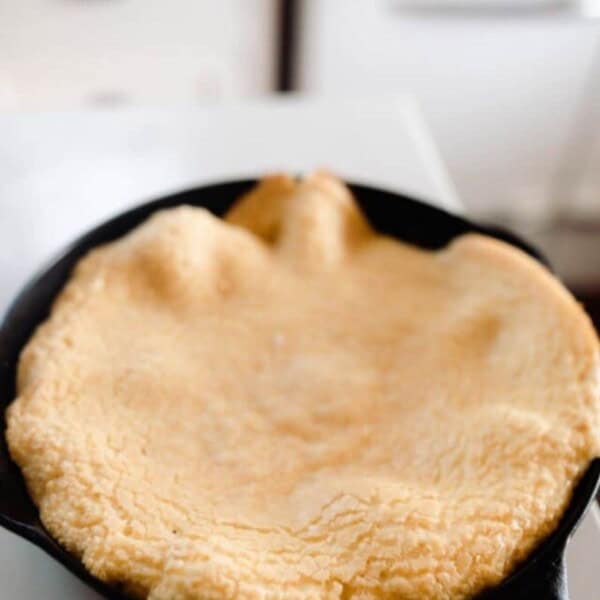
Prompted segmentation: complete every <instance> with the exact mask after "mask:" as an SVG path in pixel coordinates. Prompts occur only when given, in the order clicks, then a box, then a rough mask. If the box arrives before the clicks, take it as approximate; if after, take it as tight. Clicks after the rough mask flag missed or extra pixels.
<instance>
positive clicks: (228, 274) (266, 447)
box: [7, 173, 600, 600]
mask: <svg viewBox="0 0 600 600" xmlns="http://www.w3.org/2000/svg"><path fill="white" fill-rule="evenodd" d="M598 365H599V353H598V341H597V338H596V336H595V334H594V332H593V329H592V327H591V325H590V322H589V319H588V318H587V317H586V316H585V314H584V313H583V311H582V310H581V309H580V307H579V306H578V305H577V303H576V302H575V300H574V299H573V298H572V297H571V296H570V295H569V293H568V292H567V291H566V290H565V289H564V288H563V287H562V286H561V285H560V283H559V282H558V281H557V280H556V279H555V278H554V277H553V276H551V275H550V274H549V273H548V272H547V271H545V270H544V269H543V268H542V267H540V266H539V265H538V264H537V263H536V262H534V261H533V260H531V259H530V258H528V257H526V256H525V255H524V254H523V253H521V252H520V251H518V250H516V249H514V248H512V247H510V246H508V245H506V244H504V243H502V242H499V241H496V240H492V239H490V238H486V237H483V236H476V235H467V236H464V237H462V238H459V239H458V240H456V241H455V242H454V243H452V244H451V245H450V246H449V247H448V248H446V249H444V250H442V251H439V252H426V251H422V250H419V249H417V248H414V247H411V246H408V245H406V244H402V243H399V242H396V241H393V240H391V239H389V238H385V237H382V236H378V235H376V234H375V233H374V232H373V231H371V229H370V228H369V227H368V225H367V224H366V222H365V221H364V219H363V218H362V216H361V215H360V213H359V212H358V210H357V209H356V207H355V205H354V203H353V201H352V199H351V196H350V194H349V192H348V191H347V190H346V188H345V187H344V186H343V185H342V184H341V183H340V182H339V181H337V180H335V178H333V177H332V176H330V175H327V174H326V173H319V174H316V175H314V176H312V177H310V178H307V179H306V180H304V181H302V182H295V181H293V180H292V179H290V178H287V177H285V176H280V177H275V178H270V179H269V180H267V181H265V182H263V183H261V185H260V186H259V187H258V188H257V189H256V190H254V191H253V192H251V193H250V194H249V195H247V196H246V197H245V198H244V199H242V200H241V201H240V202H239V203H238V204H237V205H236V206H235V207H234V208H233V209H232V211H231V212H230V214H229V215H228V217H227V222H223V221H220V220H218V219H215V218H214V217H212V216H211V215H209V214H208V213H206V212H205V211H203V210H201V209H195V208H189V207H184V208H179V209H175V210H170V211H164V212H161V213H158V214H157V215H155V216H153V217H152V218H151V219H150V220H149V221H148V222H146V223H145V224H143V225H142V226H141V227H140V228H138V229H136V230H135V231H133V232H132V233H130V234H129V235H127V236H125V237H124V238H122V239H121V240H119V241H117V242H114V243H112V244H109V245H107V246H105V247H102V248H99V249H97V250H94V251H93V252H92V253H90V254H89V255H88V256H87V257H86V258H84V259H83V260H82V261H81V262H80V264H79V265H78V267H77V269H76V271H75V273H74V275H73V276H72V278H71V280H70V282H69V283H68V285H67V286H66V288H65V290H64V291H63V292H62V293H61V295H60V297H59V298H58V300H57V302H56V304H55V306H54V309H53V311H52V315H51V317H50V319H49V320H48V321H47V322H46V323H44V324H43V325H42V326H41V327H40V328H39V329H38V331H37V332H36V334H35V335H34V337H33V338H32V340H31V341H30V342H29V344H28V345H27V347H26V349H25V351H24V352H23V354H22V357H21V363H20V369H19V381H18V398H17V399H16V400H15V402H14V403H13V404H12V405H11V406H10V407H9V409H8V412H7V422H8V430H7V439H8V442H9V446H10V450H11V453H12V455H13V457H14V459H15V461H16V462H17V463H18V464H19V465H20V467H21V469H22V470H23V473H24V475H25V478H26V481H27V484H28V486H29V489H30V491H31V494H32V496H33V498H34V499H35V501H36V503H37V504H38V505H39V507H40V512H41V517H42V520H43V522H44V524H45V525H46V527H47V528H48V529H49V531H50V532H51V533H52V534H53V535H54V536H55V537H56V538H57V539H58V540H59V541H60V542H61V543H62V544H64V545H65V546H66V547H67V548H68V549H69V550H70V551H72V552H74V553H76V554H77V555H79V556H81V557H82V560H83V562H84V563H85V565H86V566H87V568H88V569H89V570H90V571H91V572H92V573H93V574H95V575H97V576H98V577H100V578H102V579H105V580H106V581H121V582H125V583H126V584H127V586H128V587H129V589H131V590H133V591H134V592H135V593H136V594H137V595H138V596H140V597H148V598H151V599H153V600H162V599H182V600H184V599H192V598H215V599H216V598H219V599H220V598H248V599H250V598H264V599H275V598H281V599H284V598H285V599H294V598H297V599H308V598H315V599H316V598H319V599H322V598H348V597H351V596H352V597H360V598H363V599H369V598H370V599H374V598H432V599H454V598H465V597H469V596H471V595H472V594H474V593H475V592H477V591H478V590H480V589H482V588H483V587H485V586H487V585H492V584H494V583H497V582H498V581H499V580H501V579H502V578H503V577H505V576H506V574H507V573H508V572H509V571H510V570H511V568H512V566H513V565H514V564H515V563H516V561H518V560H520V559H522V558H523V557H524V556H525V555H526V554H527V553H528V552H529V551H530V550H531V548H532V547H533V546H534V545H535V544H536V543H537V542H538V541H539V540H540V539H541V538H542V537H543V536H545V535H546V534H547V533H549V532H550V531H551V530H552V528H553V527H554V526H555V525H556V523H557V520H558V518H559V516H560V514H561V512H562V511H563V509H564V507H565V505H566V503H567V502H568V499H569V496H570V492H571V490H572V487H573V485H574V482H575V481H576V480H577V479H578V477H579V476H580V475H581V474H582V472H583V470H584V469H585V468H586V466H587V464H588V463H589V461H590V459H591V458H592V457H594V456H596V455H598V451H599V440H598V432H599V431H600V427H599V425H600V422H599V414H600V406H599V403H600V399H599V366H598Z"/></svg>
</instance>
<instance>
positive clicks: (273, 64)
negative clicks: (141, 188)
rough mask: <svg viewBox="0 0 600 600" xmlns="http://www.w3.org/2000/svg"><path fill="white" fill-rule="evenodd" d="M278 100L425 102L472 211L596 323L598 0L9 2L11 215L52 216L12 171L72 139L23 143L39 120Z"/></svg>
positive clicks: (4, 65)
mask: <svg viewBox="0 0 600 600" xmlns="http://www.w3.org/2000/svg"><path fill="white" fill-rule="evenodd" d="M281 94H300V95H302V97H311V98H312V97H319V98H324V97H327V98H339V99H340V102H342V101H344V100H346V99H348V98H352V97H358V96H361V97H362V96H365V95H369V96H372V97H378V96H385V95H394V94H403V95H410V96H411V97H413V98H414V99H415V101H416V102H417V103H418V105H419V107H420V110H421V111H422V113H423V115H424V117H425V120H426V122H427V124H428V128H429V130H430V133H431V136H432V138H433V140H434V143H435V144H436V146H437V149H438V150H439V153H440V155H441V157H442V160H443V161H444V163H445V166H446V168H447V170H448V173H449V176H450V178H451V180H452V184H453V186H454V188H455V190H456V194H457V196H458V198H460V201H461V202H462V203H463V205H464V206H465V207H466V210H467V212H468V213H469V214H471V215H472V216H474V217H475V218H479V219H484V220H488V221H494V222H496V223H501V224H506V225H509V226H510V227H513V228H515V229H517V230H519V231H520V232H522V233H524V234H525V235H526V236H527V237H528V238H530V239H532V240H533V241H534V242H536V243H538V244H539V245H540V246H541V247H542V248H543V249H544V250H545V252H546V253H547V254H548V255H549V256H550V258H551V260H552V262H553V263H554V264H555V265H556V267H557V269H558V271H559V273H560V274H561V275H562V276H563V278H564V279H565V280H566V281H567V283H568V284H569V285H570V286H571V287H572V288H573V289H574V290H575V292H576V293H577V294H578V295H579V296H580V297H581V298H582V300H584V301H585V303H586V305H587V306H588V310H590V311H591V312H595V314H596V318H597V319H600V0H582V1H575V0H574V1H569V0H283V1H282V0H221V1H220V2H211V1H208V0H171V1H169V2H164V1H160V0H24V1H22V2H16V1H11V0H0V138H2V139H0V191H2V192H5V193H2V194H0V220H1V219H2V218H5V219H7V218H8V215H9V214H10V216H11V218H13V219H14V215H15V214H16V212H18V211H20V210H21V211H27V210H29V211H30V213H28V216H27V219H25V224H22V225H21V230H19V231H16V230H15V229H14V227H12V226H11V231H12V235H13V236H14V237H15V238H16V239H18V240H23V239H25V238H27V235H28V233H27V229H28V225H27V222H28V221H32V222H33V221H35V219H36V218H38V219H41V218H42V216H41V213H44V214H45V215H46V216H47V215H48V213H49V212H51V211H50V210H49V209H48V207H47V206H46V207H44V208H43V210H41V211H39V210H38V208H36V209H35V210H34V211H33V213H34V214H31V210H32V209H31V207H29V208H27V206H26V205H25V203H26V199H25V198H20V197H19V194H18V193H16V192H15V189H16V188H15V187H14V186H15V185H16V184H15V183H14V182H15V177H17V176H18V173H19V169H24V166H23V163H24V161H27V160H32V161H35V160H36V148H38V146H39V147H42V146H43V145H44V143H46V142H45V141H44V139H42V138H43V136H44V135H46V136H49V135H52V136H61V135H70V134H69V133H68V131H69V130H68V128H63V127H61V128H58V129H56V128H55V129H52V130H48V128H47V127H46V128H45V129H44V128H43V127H40V128H39V130H33V129H30V130H28V131H29V133H28V134H27V135H28V136H29V137H30V138H31V137H33V138H35V139H33V140H32V139H29V138H28V140H27V144H26V145H25V146H23V144H25V142H24V141H23V137H24V134H23V129H18V128H15V125H14V124H15V122H18V123H22V122H23V119H27V115H30V116H31V119H36V118H39V115H40V114H46V115H48V114H56V115H60V118H62V119H65V118H67V117H66V116H68V115H73V117H72V119H71V121H64V120H63V122H70V123H72V128H78V127H84V125H82V123H83V121H81V115H82V113H86V112H88V111H90V112H97V111H111V112H122V113H124V114H132V111H135V110H137V109H147V108H149V107H153V108H158V107H160V108H162V109H164V108H169V109H171V110H175V111H183V110H187V109H189V107H195V106H203V107H209V106H225V105H230V104H232V103H238V102H252V101H258V100H260V99H264V98H266V97H274V96H276V95H281ZM19 119H20V121H19ZM78 119H79V120H78ZM30 122H32V121H30ZM36 131H39V134H38V133H36ZM31 132H33V133H31ZM44 132H45V133H44ZM37 136H39V139H38V137H37ZM25 137H27V136H25ZM2 140H3V141H2ZM139 143H140V144H143V143H144V142H143V140H142V141H139ZM315 143H318V140H316V141H315ZM19 145H21V146H23V148H21V153H20V154H19V153H18V152H17V150H15V147H17V146H19ZM40 152H42V151H41V150H40ZM81 153H82V154H85V148H84V147H83V146H82V147H81ZM29 157H30V158H29ZM69 161H70V162H68V163H65V164H63V165H62V168H66V169H72V170H77V169H78V168H79V166H80V165H78V163H77V162H73V158H72V157H71V158H69ZM99 166H101V167H102V169H104V170H106V169H109V170H110V168H111V165H110V164H109V163H106V161H105V162H104V163H102V164H101V165H100V164H99ZM15 174H16V175H15ZM2 175H4V179H5V180H6V179H7V178H11V182H12V183H11V186H12V187H11V188H10V189H9V190H8V191H7V188H6V184H5V188H2V187H1V186H2ZM138 176H139V175H138ZM46 177H48V175H47V174H46ZM148 177H152V174H150V173H149V174H148ZM37 189H38V192H39V193H40V194H42V195H43V185H42V184H41V183H40V184H39V185H38V187H37ZM9 192H11V193H9ZM141 199H142V198H133V200H138V201H139V200H141ZM9 203H10V206H8V204H9ZM36 206H37V205H36ZM81 210H83V211H85V210H86V209H85V207H84V208H82V209H81ZM38 212H39V214H36V213H38ZM55 218H56V219H57V220H59V217H57V216H56V215H55ZM6 222H8V221H6ZM21 223H23V220H22V221H21ZM6 235H8V234H6V233H5V237H6ZM5 243H8V242H6V240H5ZM1 244H2V241H1V240H0V245H1ZM5 255H6V253H5ZM11 261H12V258H11ZM11 261H9V260H8V259H7V258H5V262H4V263H2V262H0V266H1V267H2V268H4V269H5V270H10V269H11V266H10V264H9V263H10V262H11Z"/></svg>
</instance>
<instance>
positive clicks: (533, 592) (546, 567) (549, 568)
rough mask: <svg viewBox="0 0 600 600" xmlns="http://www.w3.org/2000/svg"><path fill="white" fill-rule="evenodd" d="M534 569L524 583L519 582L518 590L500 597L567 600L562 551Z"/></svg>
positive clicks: (565, 571)
mask: <svg viewBox="0 0 600 600" xmlns="http://www.w3.org/2000/svg"><path fill="white" fill-rule="evenodd" d="M536 567H537V568H536V569H535V570H534V571H532V572H531V573H529V576H528V577H527V578H526V580H525V581H522V582H520V583H521V585H520V586H519V588H520V589H516V590H514V591H513V593H509V594H508V595H507V596H502V597H503V598H505V597H506V598H511V600H533V599H534V598H535V599H536V600H569V591H568V586H567V569H566V564H565V557H564V550H563V551H562V552H560V553H559V554H558V555H557V556H554V557H552V558H551V559H550V560H548V561H544V562H541V563H538V564H537V565H536ZM507 591H508V590H507Z"/></svg>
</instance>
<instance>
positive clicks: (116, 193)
mask: <svg viewBox="0 0 600 600" xmlns="http://www.w3.org/2000/svg"><path fill="white" fill-rule="evenodd" d="M318 167H326V168H329V169H331V170H333V171H336V172H337V173H339V174H340V175H342V176H344V177H346V178H348V179H351V180H355V181H360V182H363V183H371V184H374V185H377V186H380V187H385V188H390V189H393V190H397V191H403V192H407V193H408V194H413V195H415V196H417V197H420V198H423V199H426V200H429V201H430V202H432V203H434V204H437V205H440V206H442V207H445V208H447V209H449V210H453V211H460V209H461V207H460V203H459V202H458V200H457V198H456V195H455V193H454V191H453V188H452V185H451V183H450V180H449V178H448V176H447V173H446V170H445V168H444V166H443V164H442V162H441V160H440V157H439V155H438V153H437V150H436V148H435V145H434V144H433V141H432V139H431V136H430V135H429V132H428V130H427V128H426V126H425V123H424V122H423V119H422V116H421V114H420V111H419V110H418V107H417V106H416V105H415V104H414V102H413V101H412V100H411V99H410V98H408V97H404V96H403V97H395V98H392V97H388V98H385V99H362V100H351V101H346V102H343V103H340V102H333V101H318V102H315V101H309V100H305V99H293V100H285V101H283V100H272V101H269V102H257V103H254V104H244V105H231V106H223V107H215V108H186V109H180V110H126V111H119V112H93V113H89V112H88V113H84V112H80V113H53V114H12V115H10V114H5V115H3V116H0V313H2V311H3V310H4V308H5V307H6V304H7V302H8V301H9V299H10V298H11V297H12V296H14V294H15V293H16V292H17V290H18V288H19V287H20V286H21V285H22V284H23V283H24V282H25V280H26V279H27V278H28V277H29V276H30V274H31V273H32V271H33V270H34V269H35V268H37V267H39V266H40V265H41V264H42V263H43V262H44V261H45V260H47V259H48V258H49V257H50V256H51V255H52V254H53V253H55V252H56V251H57V250H58V249H60V248H61V247H62V246H63V245H64V244H65V243H67V242H68V241H69V240H71V239H72V238H74V237H75V236H76V235H78V234H79V233H81V232H82V231H84V230H85V229H87V228H89V227H90V226H92V225H94V224H95V223H97V222H99V221H100V220H102V219H104V218H106V217H107V216H109V215H112V214H114V213H115V212H117V211H120V210H122V209H124V208H126V207H128V206H131V205H134V204H136V203H139V202H142V201H144V200H148V199H152V198H154V197H156V196H159V195H161V194H165V193H170V192H172V191H177V190H179V189H182V188H185V187H189V186H192V185H196V184H199V183H203V182H209V181H217V180H220V179H231V178H235V177H244V176H248V175H256V174H260V173H264V172H266V171H270V172H272V171H276V170H286V171H294V172H304V171H307V170H311V169H314V168H318ZM598 552H600V528H599V523H598V522H594V515H592V514H590V515H589V516H588V518H587V519H586V522H585V523H584V525H583V526H582V527H581V529H580V530H579V531H578V532H577V535H576V536H575V540H574V543H573V544H572V545H571V547H570V549H569V555H568V561H569V580H570V586H571V595H572V600H593V599H595V597H596V596H594V594H593V590H596V589H597V585H596V582H598V583H600V573H596V571H597V569H596V568H595V563H596V562H597V556H598ZM0 581H1V582H2V586H1V587H0V599H2V600H4V599H7V600H8V599H10V600H37V599H42V598H43V599H44V600H63V599H64V598H78V599H83V600H92V599H95V598H98V595H97V594H95V593H94V592H91V591H90V590H89V589H88V588H87V587H85V586H84V585H83V584H81V583H80V582H79V581H78V580H77V579H76V578H75V577H73V576H71V575H70V574H69V573H68V572H67V571H66V570H65V569H63V568H62V567H61V566H60V565H58V564H57V563H56V562H54V561H53V560H52V559H50V558H48V557H47V556H46V555H45V554H43V553H42V552H41V551H40V550H38V549H37V548H34V547H33V546H32V545H31V544H29V543H27V542H25V541H23V540H21V539H19V538H17V537H16V536H14V535H13V534H11V533H9V532H7V531H4V530H1V529H0ZM532 600H533V599H532Z"/></svg>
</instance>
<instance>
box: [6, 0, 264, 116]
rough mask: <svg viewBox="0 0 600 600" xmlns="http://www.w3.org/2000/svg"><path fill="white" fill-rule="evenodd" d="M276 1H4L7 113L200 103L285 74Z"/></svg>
mask: <svg viewBox="0 0 600 600" xmlns="http://www.w3.org/2000/svg"><path fill="white" fill-rule="evenodd" d="M274 5H275V0H244V1H239V0H220V1H219V2H214V1H213V0H169V1H165V0H26V1H24V2H13V1H11V0H4V1H2V2H0V110H3V109H4V110H6V109H43V110H47V109H61V110H62V109H71V108H82V107H90V106H97V105H116V104H118V105H134V104H144V105H163V104H173V103H187V104H194V103H198V102H202V101H211V100H219V99H224V98H229V97H244V96H253V95H257V94H261V93H264V92H266V91H269V90H270V89H272V87H273V85H274V77H275V65H274V57H275V53H274V45H275V41H274V40H275V31H274V29H275V19H274V15H273V13H274Z"/></svg>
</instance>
